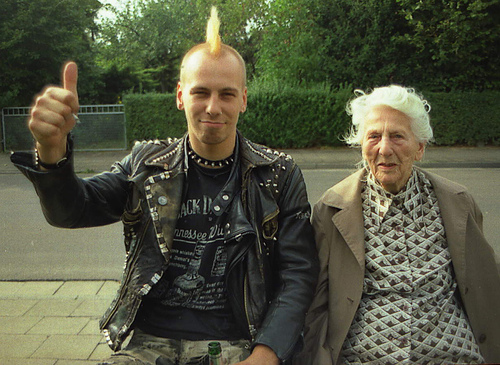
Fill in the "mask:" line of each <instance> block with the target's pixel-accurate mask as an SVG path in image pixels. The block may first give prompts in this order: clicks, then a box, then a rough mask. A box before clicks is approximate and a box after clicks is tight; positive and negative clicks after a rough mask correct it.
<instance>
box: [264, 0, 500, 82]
mask: <svg viewBox="0 0 500 365" xmlns="http://www.w3.org/2000/svg"><path fill="white" fill-rule="evenodd" d="M270 15H271V16H270V17H269V18H268V24H267V25H266V28H265V31H264V36H263V37H264V38H263V41H262V47H261V48H260V50H259V53H258V56H259V60H258V64H257V65H258V72H259V77H265V78H275V79H279V80H290V81H293V80H300V81H302V82H306V83H308V82H313V83H314V82H323V81H325V80H326V81H327V82H329V83H330V84H331V85H333V86H334V87H336V86H337V85H342V84H344V83H346V82H347V83H350V84H352V85H353V86H354V87H361V88H366V87H373V86H377V85H385V84H388V83H400V84H406V85H412V86H417V87H420V88H425V89H429V90H435V91H442V90H452V89H461V90H467V89H470V90H482V89H498V86H499V81H500V72H499V67H500V66H499V65H500V57H499V48H498V46H497V45H498V43H499V42H500V28H499V27H500V23H499V22H498V19H499V16H500V13H499V0H429V1H421V0H363V1H361V0H330V1H324V0H291V1H286V0H275V1H272V2H271V10H270Z"/></svg>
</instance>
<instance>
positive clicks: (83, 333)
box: [0, 281, 118, 365]
mask: <svg viewBox="0 0 500 365" xmlns="http://www.w3.org/2000/svg"><path fill="white" fill-rule="evenodd" d="M117 289H118V283H117V282H116V281H31V282H0V365H78V364H82V365H83V364H96V363H97V362H98V360H101V359H103V358H107V357H108V356H110V355H111V353H112V352H111V350H110V349H109V347H108V345H107V344H106V342H105V340H104V338H103V336H102V335H101V334H100V333H99V326H98V320H99V318H100V317H101V316H102V314H103V313H104V311H105V310H106V308H107V307H108V305H109V304H110V303H111V300H112V299H113V297H114V294H115V293H116V290H117Z"/></svg>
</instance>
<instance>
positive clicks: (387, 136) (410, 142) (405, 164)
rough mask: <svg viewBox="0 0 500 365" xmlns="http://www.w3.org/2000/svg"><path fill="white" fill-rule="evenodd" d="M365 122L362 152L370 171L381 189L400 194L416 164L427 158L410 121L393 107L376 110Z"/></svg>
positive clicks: (382, 107)
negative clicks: (423, 157) (424, 156)
mask: <svg viewBox="0 0 500 365" xmlns="http://www.w3.org/2000/svg"><path fill="white" fill-rule="evenodd" d="M366 118H367V119H366V120H365V132H364V136H363V142H362V145H361V150H362V153H363V158H364V160H365V161H366V162H367V163H368V166H369V168H370V171H371V172H372V174H373V175H374V176H375V178H376V179H377V181H378V182H379V183H380V184H381V185H382V187H383V188H384V189H385V190H386V191H388V192H390V193H393V194H396V193H398V192H399V191H400V190H401V189H402V188H403V187H404V186H405V185H406V182H407V181H408V179H409V178H410V175H411V171H412V167H413V163H414V162H415V161H419V160H420V159H421V158H422V156H423V154H424V146H425V145H424V143H419V142H417V139H416V137H415V134H414V133H413V131H412V129H411V121H410V118H409V117H408V116H407V115H406V114H404V113H402V112H400V111H398V110H396V109H393V108H391V107H388V106H379V107H375V108H374V109H373V110H372V111H371V112H370V113H368V115H367V116H366Z"/></svg>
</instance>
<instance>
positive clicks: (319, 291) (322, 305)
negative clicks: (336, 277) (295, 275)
mask: <svg viewBox="0 0 500 365" xmlns="http://www.w3.org/2000/svg"><path fill="white" fill-rule="evenodd" d="M328 209H329V207H327V206H326V205H324V204H323V203H322V202H321V201H320V202H318V203H316V205H315V206H314V210H313V214H312V226H313V230H314V236H315V239H316V246H317V249H318V255H319V277H318V284H317V286H316V292H315V294H314V299H313V302H312V303H311V306H310V307H309V311H308V313H307V316H306V321H305V329H304V348H303V350H302V351H301V352H300V353H299V354H298V355H297V356H296V357H295V358H294V365H315V364H322V365H328V364H333V360H332V355H331V351H329V350H328V349H326V348H325V347H324V345H325V344H326V343H327V332H328V323H329V319H328V316H329V311H328V287H329V282H328V265H329V257H330V247H331V246H330V243H329V241H328V240H327V239H326V234H325V232H326V229H327V226H328V225H331V224H332V215H331V212H328Z"/></svg>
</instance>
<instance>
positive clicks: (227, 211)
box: [12, 14, 318, 365]
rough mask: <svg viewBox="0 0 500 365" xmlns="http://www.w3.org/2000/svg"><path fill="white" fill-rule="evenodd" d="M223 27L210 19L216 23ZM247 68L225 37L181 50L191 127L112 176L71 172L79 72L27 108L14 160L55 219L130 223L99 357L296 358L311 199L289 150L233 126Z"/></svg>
mask: <svg viewBox="0 0 500 365" xmlns="http://www.w3.org/2000/svg"><path fill="white" fill-rule="evenodd" d="M214 24H215V25H214ZM245 79H246V76H245V64H244V61H243V59H242V58H241V56H240V55H239V54H238V52H237V51H235V50H234V49H233V48H231V47H229V46H227V45H224V44H222V43H221V41H220V37H219V35H218V22H217V21H216V14H215V16H214V14H213V15H212V19H211V20H210V21H209V28H208V31H207V42H206V43H203V44H200V45H198V46H195V47H193V48H192V49H191V50H190V51H189V52H188V53H187V54H186V56H185V57H184V59H183V62H182V67H181V75H180V81H179V83H178V86H177V106H178V108H179V109H180V110H183V111H184V112H185V114H186V119H187V126H188V132H187V134H186V135H185V136H184V137H183V138H181V139H179V140H171V139H169V140H168V141H156V142H154V143H151V142H150V143H138V144H136V145H135V146H134V148H133V150H132V152H131V154H130V155H129V156H127V157H126V158H125V159H124V160H122V161H121V162H120V163H117V164H115V165H114V166H113V168H112V170H111V171H110V172H105V173H103V174H100V175H97V176H95V177H92V178H89V179H81V178H78V177H77V176H76V175H75V173H74V171H73V163H72V151H73V142H72V139H71V137H70V131H71V129H72V128H73V126H74V124H75V114H76V113H77V111H78V95H77V68H76V65H75V64H74V63H68V64H67V65H66V67H65V70H64V76H63V87H62V88H55V87H50V88H47V89H46V90H45V91H44V92H43V93H42V94H41V95H40V96H39V97H38V98H37V99H36V102H35V105H34V107H33V110H32V117H31V120H30V124H29V125H30V130H31V131H32V134H33V136H34V137H35V140H36V147H37V150H36V151H35V156H36V157H35V162H34V163H33V157H32V156H31V154H22V153H16V154H14V155H13V156H12V160H13V162H14V163H15V164H16V165H17V166H18V167H19V168H20V170H21V171H22V172H23V173H24V174H25V175H26V176H27V177H28V178H29V179H30V180H31V181H32V182H33V184H34V185H35V188H36V190H37V193H38V195H39V197H40V201H41V204H42V209H43V211H44V214H45V216H46V218H47V220H48V221H49V222H50V223H51V224H53V225H56V226H61V227H70V228H76V227H89V226H96V225H103V224H108V223H112V222H115V221H117V220H119V219H121V220H122V222H123V224H124V233H125V247H126V250H127V263H126V267H125V271H124V275H123V280H122V282H121V287H120V290H119V293H118V296H117V298H116V299H115V301H113V303H112V305H111V307H110V308H109V309H108V311H107V313H106V314H105V316H104V317H103V319H102V321H101V329H102V330H103V331H104V333H105V334H106V336H107V340H108V343H109V344H110V346H111V347H112V348H113V349H114V350H115V351H119V350H120V349H121V345H122V343H123V341H124V340H125V339H126V338H127V336H128V335H129V334H130V332H131V331H132V330H134V335H133V336H132V338H131V340H130V342H129V344H128V345H127V347H126V348H125V349H123V350H122V351H119V352H117V353H116V354H115V355H113V356H112V357H111V358H110V359H109V360H107V361H105V362H103V364H129V363H130V364H132V363H133V364H136V363H140V364H198V363H199V364H203V363H204V361H206V359H205V358H206V356H205V354H206V351H207V344H208V342H210V341H211V340H218V341H220V342H221V343H222V347H223V353H224V356H225V357H226V358H227V363H230V364H234V363H238V364H247V365H250V364H278V363H282V362H285V361H286V360H288V359H290V357H291V355H292V354H293V352H294V350H295V349H296V346H297V344H298V342H299V341H300V336H301V331H302V327H303V323H304V316H305V312H306V310H307V308H308V306H309V304H310V302H311V300H312V295H313V290H314V286H315V283H316V280H317V273H318V271H317V270H318V265H317V254H316V251H315V248H314V246H315V245H314V241H313V234H312V229H311V225H310V223H309V217H310V206H309V203H308V199H307V194H306V189H305V184H304V181H303V177H302V174H301V172H300V169H299V168H298V167H297V166H296V165H295V163H294V162H293V160H292V159H291V158H290V156H287V155H285V154H282V153H278V152H276V151H273V150H271V149H269V148H267V147H264V146H260V145H257V144H254V143H252V142H251V141H249V140H247V139H245V138H244V137H243V136H242V135H241V134H240V133H239V132H238V131H237V123H238V118H239V114H240V113H243V112H244V111H245V109H246V106H247V89H246V86H245Z"/></svg>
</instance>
